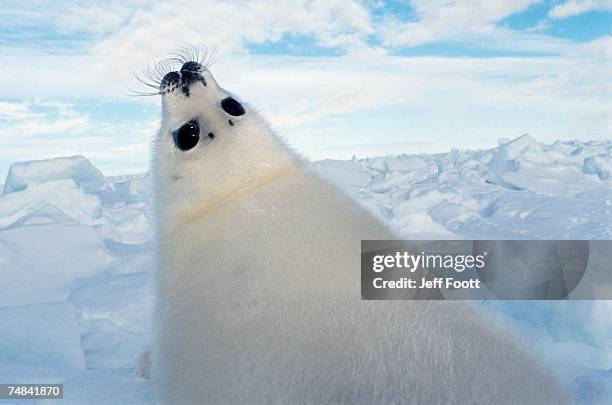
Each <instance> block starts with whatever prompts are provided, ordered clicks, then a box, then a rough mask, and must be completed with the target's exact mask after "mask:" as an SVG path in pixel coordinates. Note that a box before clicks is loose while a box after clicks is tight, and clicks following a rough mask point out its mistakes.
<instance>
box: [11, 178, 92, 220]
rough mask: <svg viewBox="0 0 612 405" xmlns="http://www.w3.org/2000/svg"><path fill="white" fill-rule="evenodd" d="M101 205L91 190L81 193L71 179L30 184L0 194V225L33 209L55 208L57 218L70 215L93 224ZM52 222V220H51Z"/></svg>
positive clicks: (19, 217) (74, 218)
mask: <svg viewBox="0 0 612 405" xmlns="http://www.w3.org/2000/svg"><path fill="white" fill-rule="evenodd" d="M101 209H102V205H101V203H100V199H99V198H98V197H97V196H95V195H93V194H85V193H84V192H83V191H82V190H81V189H79V188H78V187H77V185H76V184H75V182H74V181H73V180H71V179H64V180H52V181H48V182H46V183H39V184H32V185H30V186H28V188H26V189H23V190H21V191H17V192H10V193H8V194H5V195H3V196H2V197H0V228H2V227H7V226H10V225H13V224H14V223H15V222H17V221H18V220H20V219H22V218H23V217H25V216H30V215H32V214H33V213H35V212H36V211H40V210H43V212H44V211H46V214H45V215H47V216H48V215H49V212H50V211H55V212H54V213H53V214H52V216H54V217H55V218H57V220H58V222H59V220H60V218H61V217H70V218H72V219H73V220H74V221H76V222H78V223H83V224H94V223H95V222H96V219H98V218H100V217H101V215H102V213H101ZM52 222H55V221H52Z"/></svg>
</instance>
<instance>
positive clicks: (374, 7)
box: [0, 0, 612, 182]
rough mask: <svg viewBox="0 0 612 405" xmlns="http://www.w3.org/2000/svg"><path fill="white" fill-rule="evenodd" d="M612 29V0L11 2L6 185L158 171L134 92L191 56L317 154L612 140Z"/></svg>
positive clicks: (5, 86) (2, 133)
mask: <svg viewBox="0 0 612 405" xmlns="http://www.w3.org/2000/svg"><path fill="white" fill-rule="evenodd" d="M96 3H98V4H96ZM611 30H612V0H558V1H537V0H517V1H508V0H455V1H452V0H428V1H427V0H413V1H399V0H397V1H377V0H363V1H357V0H313V1H288V0H280V1H274V2H272V1H269V2H264V1H218V0H201V1H195V0H184V1H176V2H168V1H165V2H162V1H160V2H156V1H144V0H122V1H118V0H111V1H108V2H78V1H57V2H53V3H51V2H36V1H34V2H27V1H26V2H24V1H12V0H8V1H6V0H5V1H3V2H2V7H0V51H1V54H2V61H0V151H2V152H0V176H1V177H4V175H5V173H6V169H7V167H8V165H9V164H10V163H11V162H13V161H17V160H29V159H42V158H49V157H55V156H65V155H72V154H83V155H85V156H86V157H88V158H90V159H91V160H92V161H93V162H94V163H95V164H96V165H97V166H98V167H100V168H101V169H102V170H103V171H104V172H105V173H106V174H119V173H133V172H140V171H145V170H147V168H148V161H149V147H150V143H151V139H152V138H153V136H154V134H155V130H156V128H157V126H158V123H159V100H158V99H157V98H156V97H137V98H134V97H129V96H127V94H129V92H130V89H133V90H145V89H143V88H142V86H139V84H138V82H137V81H136V80H135V79H134V73H139V72H142V70H143V69H144V68H145V67H146V66H147V65H148V64H151V63H153V62H155V61H157V60H160V59H163V58H164V57H166V56H167V55H168V52H169V51H171V50H172V49H174V48H176V47H177V46H180V45H185V44H189V45H195V46H198V47H200V48H202V49H203V48H208V49H209V50H214V51H215V52H216V54H217V61H216V62H215V64H214V65H213V66H212V67H211V70H212V72H213V74H215V76H216V77H217V79H218V81H219V82H220V83H221V84H222V86H224V87H226V88H227V89H229V90H230V91H233V92H235V93H236V94H237V95H238V96H240V97H241V98H242V99H244V100H246V101H248V102H250V103H252V104H253V105H254V106H256V107H257V109H258V110H259V111H261V113H262V114H264V115H265V116H266V117H267V118H268V120H269V121H270V122H271V124H272V126H273V127H274V128H275V129H276V130H277V131H278V132H279V134H281V136H283V137H284V138H285V139H286V140H287V142H288V143H289V144H291V145H292V146H293V147H294V148H295V149H297V150H298V151H300V152H301V153H303V154H304V155H305V156H306V157H308V158H310V159H323V158H349V157H351V156H353V155H357V156H359V157H362V156H372V155H381V154H392V153H421V152H423V153H432V152H443V151H447V150H450V149H452V148H461V149H471V148H487V147H493V146H495V145H496V143H497V140H498V139H499V138H508V137H516V136H519V135H521V134H523V133H526V132H527V133H530V134H531V135H532V136H533V137H535V138H536V139H539V140H540V141H543V142H551V141H554V140H557V139H583V140H588V139H601V138H609V137H610V135H611V132H612V118H611V116H612V113H611V112H610V111H612V89H611V87H610V86H611V85H610V83H612V81H611V80H610V79H612V77H611V76H612V69H611V65H612V40H611V32H612V31H611ZM0 182H2V180H0Z"/></svg>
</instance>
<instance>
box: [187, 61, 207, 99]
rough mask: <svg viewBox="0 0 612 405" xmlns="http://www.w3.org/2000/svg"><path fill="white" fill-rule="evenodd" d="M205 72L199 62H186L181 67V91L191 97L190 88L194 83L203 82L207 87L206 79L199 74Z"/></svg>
mask: <svg viewBox="0 0 612 405" xmlns="http://www.w3.org/2000/svg"><path fill="white" fill-rule="evenodd" d="M202 70H203V68H202V65H201V64H200V63H198V62H185V63H184V64H183V66H182V67H181V91H182V92H183V94H184V95H185V96H187V97H189V93H190V92H189V86H191V84H192V83H193V82H197V81H199V82H201V83H202V84H203V85H204V86H206V79H204V76H202V75H201V74H200V73H199V72H201V71H202Z"/></svg>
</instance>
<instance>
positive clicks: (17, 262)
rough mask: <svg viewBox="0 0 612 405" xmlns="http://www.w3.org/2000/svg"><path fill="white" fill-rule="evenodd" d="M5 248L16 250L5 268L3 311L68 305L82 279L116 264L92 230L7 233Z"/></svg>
mask: <svg viewBox="0 0 612 405" xmlns="http://www.w3.org/2000/svg"><path fill="white" fill-rule="evenodd" d="M0 246H2V247H3V248H1V250H3V251H4V252H7V251H8V252H10V254H7V253H4V254H3V256H4V257H3V261H4V262H3V263H2V265H1V266H0V276H1V277H2V282H1V283H0V307H6V306H13V305H25V304H34V303H36V304H38V303H45V302H57V301H64V300H65V299H66V298H67V297H68V294H69V293H70V290H71V288H72V284H73V282H74V280H75V279H76V278H77V277H83V276H88V275H94V274H97V273H100V272H101V271H102V270H104V269H105V268H107V267H108V265H109V264H110V263H111V262H112V261H113V257H112V256H111V254H109V252H108V251H107V250H106V249H105V248H104V241H103V239H102V238H101V237H100V235H99V234H98V233H97V232H96V229H95V228H93V227H88V226H80V225H75V226H66V225H59V224H46V225H36V226H21V227H17V228H13V229H6V230H1V231H0ZM0 254H2V252H0ZM0 340H1V339H0Z"/></svg>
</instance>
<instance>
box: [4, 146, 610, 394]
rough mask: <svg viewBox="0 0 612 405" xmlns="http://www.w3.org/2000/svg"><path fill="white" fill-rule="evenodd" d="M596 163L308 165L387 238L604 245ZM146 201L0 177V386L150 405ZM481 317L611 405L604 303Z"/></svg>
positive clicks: (605, 214) (458, 158)
mask: <svg viewBox="0 0 612 405" xmlns="http://www.w3.org/2000/svg"><path fill="white" fill-rule="evenodd" d="M611 152H612V142H611V141H591V142H580V141H558V142H555V143H554V144H552V145H546V144H542V143H540V142H538V141H537V140H535V139H533V138H532V137H531V136H529V135H523V136H521V137H518V138H516V139H514V140H511V139H503V140H500V141H499V145H497V146H496V147H494V148H491V149H488V150H474V151H470V150H452V151H451V152H448V153H443V154H436V155H398V156H380V157H372V158H365V159H356V158H353V159H352V160H348V161H340V160H325V161H320V162H313V163H311V164H309V167H310V169H311V170H312V171H314V172H315V173H316V174H318V175H319V176H321V177H323V178H324V179H326V180H327V181H329V182H330V183H333V184H335V185H337V186H338V187H339V188H340V189H341V190H343V191H344V192H345V193H346V194H347V195H349V196H350V197H351V198H353V199H354V200H356V201H357V202H358V203H359V204H361V205H363V206H364V207H365V208H366V209H367V210H369V211H370V212H371V213H372V214H373V215H375V216H376V217H378V218H379V219H380V220H381V221H383V222H385V223H387V224H388V225H389V226H390V227H391V228H392V229H393V230H394V232H395V233H396V234H397V235H398V237H399V238H410V239H431V238H434V239H458V238H466V239H504V238H511V239H610V238H611V237H612V176H610V173H612V156H611ZM150 197H151V179H150V175H149V174H142V175H136V176H134V175H126V176H114V177H107V178H104V177H103V176H102V174H101V173H100V172H99V171H98V170H97V169H96V168H95V167H94V166H93V165H92V164H91V163H90V162H89V161H87V160H86V159H85V158H84V157H69V158H58V159H51V160H46V161H38V162H22V163H15V164H13V165H12V166H11V169H10V172H9V175H8V177H7V179H6V181H5V186H4V194H3V195H1V196H0V276H2V283H0V378H7V377H9V378H10V379H11V380H14V379H19V380H20V382H28V381H32V382H40V381H51V380H52V381H60V382H63V383H64V384H65V399H64V401H62V402H61V403H63V404H89V403H100V404H115V403H130V404H131V403H142V404H145V403H151V402H152V401H153V393H152V392H153V391H152V390H153V387H152V386H151V384H150V382H149V381H148V380H145V379H142V378H140V377H138V376H136V372H135V369H136V366H137V364H138V359H139V357H140V356H141V355H142V353H143V352H144V351H146V350H147V349H149V347H150V345H151V341H152V323H153V319H152V308H153V299H154V292H153V285H152V272H151V269H152V268H153V252H152V237H153V227H152V215H151V212H150V206H151V205H150ZM482 305H484V306H485V307H486V308H488V309H489V310H490V311H492V312H495V313H497V314H499V316H500V317H502V318H503V319H505V322H506V323H507V324H508V325H510V326H511V328H513V329H514V330H516V331H517V333H518V334H520V335H522V336H523V337H524V338H525V340H526V342H528V344H529V346H531V349H532V350H533V351H534V352H536V353H538V355H539V356H540V357H541V359H542V361H544V362H545V363H546V364H547V365H549V367H550V368H551V369H554V370H556V372H557V374H558V375H559V376H560V378H561V379H562V381H563V382H564V383H565V384H566V386H567V387H568V388H569V389H570V390H571V392H572V393H573V395H574V396H575V398H576V399H577V400H579V401H581V402H583V403H598V402H599V403H609V402H610V401H609V399H610V397H611V396H612V371H611V370H612V326H610V322H609V319H611V318H612V305H610V304H608V303H607V302H605V301H598V302H590V301H584V302H505V301H494V302H493V301H492V302H488V303H483V304H482ZM46 402H47V401H45V403H46ZM26 403H27V402H26Z"/></svg>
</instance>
